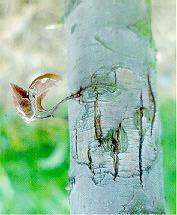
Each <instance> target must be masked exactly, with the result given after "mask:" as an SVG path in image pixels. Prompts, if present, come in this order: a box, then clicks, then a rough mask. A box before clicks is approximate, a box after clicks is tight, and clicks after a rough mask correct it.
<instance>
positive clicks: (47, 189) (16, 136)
mask: <svg viewBox="0 0 177 215" xmlns="http://www.w3.org/2000/svg"><path fill="white" fill-rule="evenodd" d="M62 112H63V113H62ZM60 114H62V116H63V118H53V119H49V120H42V121H38V122H34V123H32V124H25V123H24V122H23V121H22V120H21V119H20V118H19V117H18V118H17V116H16V115H13V114H12V113H6V111H5V110H3V109H2V108H1V110H0V123H1V126H0V143H1V144H0V170H1V171H0V213H23V214H24V213H29V214H32V213H67V212H68V202H67V190H66V188H67V178H68V176H67V172H68V166H69V161H68V160H69V148H68V126H67V121H66V108H64V110H61V111H60ZM60 117H61V116H60ZM56 155H58V156H56Z"/></svg>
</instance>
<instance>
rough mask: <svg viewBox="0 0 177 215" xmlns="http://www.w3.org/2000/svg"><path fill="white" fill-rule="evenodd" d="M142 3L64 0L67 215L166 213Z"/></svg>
mask: <svg viewBox="0 0 177 215" xmlns="http://www.w3.org/2000/svg"><path fill="white" fill-rule="evenodd" d="M150 10H151V9H150V2H149V1H148V0H70V1H69V2H68V5H67V12H66V17H65V27H66V31H67V42H68V52H69V60H68V65H69V68H68V70H69V71H68V81H69V90H70V92H71V93H73V92H76V91H78V90H79V89H80V99H79V100H72V101H71V102H70V103H69V125H70V138H71V165H70V207H71V213H72V214H99V213H103V214H120V213H164V198H163V186H162V165H161V152H160V145H159V127H158V124H159V122H158V110H157V107H156V103H157V101H156V87H155V85H156V83H155V49H154V45H153V39H152V35H151V19H150V16H151V14H150Z"/></svg>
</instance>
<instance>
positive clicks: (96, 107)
mask: <svg viewBox="0 0 177 215" xmlns="http://www.w3.org/2000/svg"><path fill="white" fill-rule="evenodd" d="M94 113H95V116H94V127H95V137H96V139H97V140H98V142H99V145H98V146H101V145H102V128H101V112H100V109H99V104H98V94H97V95H96V100H95V101H94Z"/></svg>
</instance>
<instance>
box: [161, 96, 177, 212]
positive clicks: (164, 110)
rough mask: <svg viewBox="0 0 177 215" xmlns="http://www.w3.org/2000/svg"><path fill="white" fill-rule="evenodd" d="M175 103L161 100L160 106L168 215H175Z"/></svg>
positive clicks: (169, 100)
mask: <svg viewBox="0 0 177 215" xmlns="http://www.w3.org/2000/svg"><path fill="white" fill-rule="evenodd" d="M175 110H176V103H175V100H171V99H165V98H162V101H161V105H160V113H161V124H162V137H161V140H162V141H161V143H162V147H163V166H164V188H165V199H166V203H167V209H168V211H167V212H168V213H169V214H176V159H175V158H176V114H175Z"/></svg>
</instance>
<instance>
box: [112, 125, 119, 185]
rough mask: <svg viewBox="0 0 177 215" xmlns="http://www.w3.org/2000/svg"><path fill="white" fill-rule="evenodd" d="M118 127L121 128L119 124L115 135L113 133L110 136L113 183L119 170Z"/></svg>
mask: <svg viewBox="0 0 177 215" xmlns="http://www.w3.org/2000/svg"><path fill="white" fill-rule="evenodd" d="M120 127H121V123H120V124H119V127H118V129H117V130H116V132H115V134H114V132H113V135H112V152H113V166H114V174H113V176H114V181H115V179H116V177H117V176H118V168H119V145H120V140H119V134H120V130H119V129H120Z"/></svg>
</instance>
